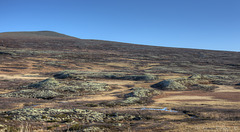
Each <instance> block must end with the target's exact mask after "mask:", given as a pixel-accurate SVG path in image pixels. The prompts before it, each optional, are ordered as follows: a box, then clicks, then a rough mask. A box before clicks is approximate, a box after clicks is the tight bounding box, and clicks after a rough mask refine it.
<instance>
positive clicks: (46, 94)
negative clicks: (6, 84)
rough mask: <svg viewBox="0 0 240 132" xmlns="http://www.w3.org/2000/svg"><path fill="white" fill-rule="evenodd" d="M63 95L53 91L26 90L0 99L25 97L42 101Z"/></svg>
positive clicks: (3, 95)
mask: <svg viewBox="0 0 240 132" xmlns="http://www.w3.org/2000/svg"><path fill="white" fill-rule="evenodd" d="M60 95H61V94H60V93H58V92H55V91H52V90H35V89H25V90H20V91H16V92H11V93H6V94H2V95H0V97H23V98H42V99H53V98H55V97H58V96H60Z"/></svg>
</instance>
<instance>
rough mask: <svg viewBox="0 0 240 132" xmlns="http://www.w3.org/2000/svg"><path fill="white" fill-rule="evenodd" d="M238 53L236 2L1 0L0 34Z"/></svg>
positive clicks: (239, 8)
mask: <svg viewBox="0 0 240 132" xmlns="http://www.w3.org/2000/svg"><path fill="white" fill-rule="evenodd" d="M39 30H51V31H56V32H60V33H64V34H67V35H71V36H75V37H78V38H82V39H100V40H110V41H119V42H129V43H135V44H145V45H156V46H167V47H183V48H200V49H214V50H230V51H240V0H0V32H8V31H39Z"/></svg>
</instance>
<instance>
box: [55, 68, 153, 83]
mask: <svg viewBox="0 0 240 132" xmlns="http://www.w3.org/2000/svg"><path fill="white" fill-rule="evenodd" d="M54 77H55V78H58V79H66V78H71V79H77V80H84V79H87V78H104V79H121V80H135V81H150V80H156V79H157V77H156V76H154V75H151V74H143V75H129V74H124V73H117V72H89V71H74V70H70V71H62V72H59V73H57V74H55V75H54Z"/></svg>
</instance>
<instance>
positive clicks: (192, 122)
mask: <svg viewBox="0 0 240 132" xmlns="http://www.w3.org/2000/svg"><path fill="white" fill-rule="evenodd" d="M239 58H240V53H239V52H228V51H211V50H199V49H184V48H168V47H157V46H146V45H137V44H129V43H120V42H111V41H102V40H89V39H79V38H75V37H71V36H67V35H64V34H60V33H57V32H52V31H38V32H6V33H0V131H3V132H5V131H9V132H18V131H24V132H27V131H36V132H47V131H56V132H61V131H65V132H67V131H84V132H99V131H109V132H110V131H129V132H135V131H140V132H141V131H144V132H145V131H176V132H187V131H191V132H192V131H211V132H212V131H218V132H221V131H223V132H225V131H240V96H239V95H240V59H239Z"/></svg>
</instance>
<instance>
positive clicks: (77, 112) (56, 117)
mask: <svg viewBox="0 0 240 132" xmlns="http://www.w3.org/2000/svg"><path fill="white" fill-rule="evenodd" d="M1 115H2V116H6V117H8V118H10V119H12V120H18V121H47V122H64V121H65V120H68V121H69V120H78V121H81V122H103V120H104V118H106V115H105V114H103V113H99V112H96V111H92V110H83V109H51V108H45V109H43V108H23V109H18V110H12V111H7V112H2V113H1Z"/></svg>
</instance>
